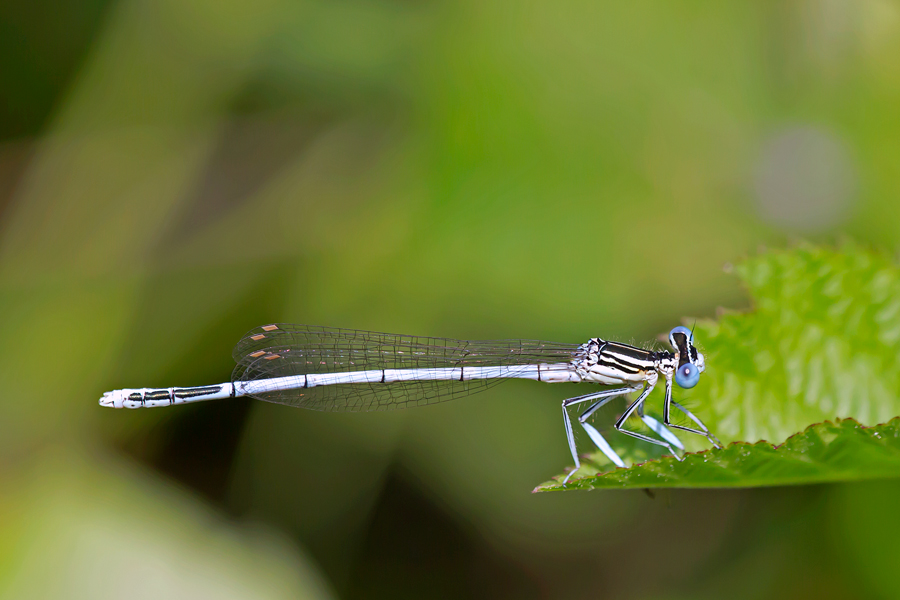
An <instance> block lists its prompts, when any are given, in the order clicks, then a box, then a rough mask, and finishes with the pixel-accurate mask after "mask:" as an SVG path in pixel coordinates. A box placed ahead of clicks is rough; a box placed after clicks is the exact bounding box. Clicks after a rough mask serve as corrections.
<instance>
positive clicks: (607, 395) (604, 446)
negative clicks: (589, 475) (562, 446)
mask: <svg viewBox="0 0 900 600" xmlns="http://www.w3.org/2000/svg"><path fill="white" fill-rule="evenodd" d="M638 389H639V388H638ZM633 391H635V388H633V387H626V388H618V389H615V390H604V391H602V392H595V393H593V394H587V395H585V396H578V397H575V398H569V399H568V400H564V401H563V403H562V411H563V419H564V420H565V424H566V438H567V439H568V441H569V450H570V451H571V452H572V460H574V461H575V468H574V469H572V470H571V471H569V473H568V474H567V475H566V478H565V479H563V485H565V484H566V483H567V482H568V481H569V478H570V477H571V476H572V474H573V473H575V471H577V470H578V469H580V468H581V461H580V460H579V459H578V450H577V448H576V447H575V434H574V432H573V431H572V420H571V418H570V417H569V411H568V410H566V409H567V408H568V407H570V406H572V405H574V404H580V403H582V402H587V401H588V400H598V402H597V403H595V404H594V405H593V406H591V407H590V408H588V411H591V412H593V410H596V408H599V407H600V406H602V403H603V402H604V401H609V400H611V399H612V398H615V397H616V396H621V395H623V394H627V393H628V392H633ZM597 405H600V406H597ZM594 406H596V408H594ZM592 409H593V410H592ZM586 412H587V411H586ZM582 416H583V415H582ZM582 426H585V430H586V431H587V433H588V435H589V436H590V437H591V440H593V442H594V443H595V444H597V447H598V448H600V450H601V451H603V453H604V454H605V455H606V456H607V457H608V458H609V459H610V460H611V461H613V462H614V463H615V464H616V465H618V466H625V463H624V462H622V459H621V458H619V455H618V454H616V453H615V451H614V450H613V449H612V448H611V447H610V445H609V444H608V443H606V440H604V439H603V437H602V436H601V435H600V432H598V431H597V430H596V429H594V428H593V427H591V429H594V433H591V431H590V430H589V429H587V427H589V426H586V424H585V423H583V422H582ZM594 434H596V436H597V437H596V438H595V437H594ZM598 438H599V439H600V440H602V443H598V441H597V439H598ZM614 457H615V458H614Z"/></svg>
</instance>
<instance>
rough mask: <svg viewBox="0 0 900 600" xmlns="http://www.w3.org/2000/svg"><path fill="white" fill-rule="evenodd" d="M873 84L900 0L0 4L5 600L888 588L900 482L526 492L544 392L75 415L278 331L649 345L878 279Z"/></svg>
mask: <svg viewBox="0 0 900 600" xmlns="http://www.w3.org/2000/svg"><path fill="white" fill-rule="evenodd" d="M898 57H900V2H897V1H895V0H859V1H854V2H851V1H849V0H828V1H826V2H814V1H812V0H789V1H787V2H771V1H763V2H750V1H739V2H727V3H725V2H709V1H707V2H702V1H681V2H673V3H665V4H663V3H650V2H631V3H613V2H572V3H566V4H560V3H549V2H548V3H530V2H529V3H524V2H507V3H503V2H496V1H493V0H477V1H474V2H467V1H461V2H443V1H441V0H425V1H420V2H410V1H403V0H382V1H373V0H368V1H361V0H338V1H335V2H323V1H319V0H301V1H298V2H285V1H283V0H261V1H260V2H256V3H238V2H231V1H230V0H224V1H223V0H219V1H217V2H211V1H209V0H187V1H185V0H180V1H175V0H159V1H156V2H148V1H145V0H118V1H113V0H82V1H81V2H75V1H73V0H35V1H32V2H3V3H0V211H2V213H0V226H2V228H0V310H2V315H3V316H2V319H0V354H2V358H0V381H2V392H0V595H2V596H3V597H8V598H122V597H127V598H161V597H165V598H297V597H303V598H347V599H351V598H431V597H435V598H461V597H471V598H499V597H510V598H589V597H590V598H593V597H598V596H603V597H611V598H612V597H614V598H673V599H677V598H721V597H726V596H727V597H731V598H758V597H772V598H792V597H797V596H798V595H801V594H802V595H804V596H806V595H816V596H818V597H820V598H842V597H873V598H892V597H894V598H895V597H900V579H898V578H897V576H896V566H897V564H900V546H898V544H897V542H896V540H897V539H898V537H900V515H898V511H897V510H896V506H897V501H898V498H900V483H898V482H879V483H870V484H864V485H832V486H813V487H802V488H781V489H760V490H752V491H727V492H718V491H673V492H661V493H658V494H657V495H656V497H655V499H651V498H649V497H647V496H646V495H644V494H643V493H641V492H602V493H601V492H593V493H566V494H537V495H532V494H530V493H529V492H530V490H531V489H532V487H533V486H534V485H536V484H537V483H540V482H542V481H545V480H547V479H548V478H549V477H550V476H551V475H554V474H557V473H559V472H561V471H562V470H563V467H565V466H567V465H569V464H571V457H570V456H569V452H568V448H567V446H566V443H565V435H564V431H563V425H562V422H561V419H560V414H559V403H560V402H561V400H562V399H563V398H565V397H567V396H566V394H567V393H568V394H569V395H571V394H572V391H571V390H567V389H564V388H557V387H556V386H539V385H534V384H531V385H529V383H528V382H510V383H507V384H505V385H503V386H501V387H499V388H496V389H493V390H491V391H489V392H486V393H484V394H480V395H477V396H472V397H470V398H467V399H463V400H459V401H457V402H453V403H448V404H443V405H437V406H432V407H427V408H422V409H417V410H410V411H401V412H397V413H371V414H351V415H339V414H321V413H314V412H308V411H301V410H295V409H291V408H286V407H282V406H277V405H269V404H265V403H262V402H256V401H252V400H247V399H241V400H236V401H232V402H217V403H209V404H199V405H195V406H183V407H176V408H172V409H165V410H158V411H157V410H140V411H112V410H108V409H101V408H100V407H98V405H97V398H99V396H100V395H101V393H102V392H103V391H106V390H110V389H114V388H120V387H140V386H169V385H199V384H205V383H214V382H220V381H224V380H227V379H228V377H229V374H230V370H231V368H232V364H231V359H230V348H231V346H232V344H233V343H234V342H236V341H237V340H238V339H239V338H240V337H241V336H242V335H243V334H244V332H246V331H247V330H248V329H250V328H251V327H253V326H257V325H261V324H264V323H267V322H277V321H286V322H297V323H309V324H322V325H332V326H340V327H350V328H360V329H373V330H378V331H391V332H399V333H412V334H417V335H431V336H447V337H457V338H507V337H521V338H537V339H548V340H554V341H563V342H573V343H580V342H582V341H584V340H585V339H586V338H588V337H592V336H601V337H607V338H611V339H617V340H622V341H638V342H640V341H643V340H647V339H652V338H655V337H656V336H657V335H658V334H659V333H660V332H664V331H668V330H669V328H671V327H672V326H674V325H676V324H679V323H681V322H682V320H684V319H687V320H688V321H687V322H689V320H690V319H692V318H694V317H710V316H714V314H715V310H716V307H718V306H728V307H733V308H742V307H746V306H747V303H748V301H747V300H746V297H745V295H744V294H743V293H742V291H741V290H740V289H739V287H738V285H737V284H736V282H735V280H734V278H732V277H730V276H729V275H727V274H726V273H725V272H723V269H722V267H723V265H725V264H727V263H729V262H732V261H735V260H739V259H740V257H742V256H746V255H748V254H751V253H753V252H755V251H756V250H757V248H758V247H759V246H761V245H768V246H784V245H787V244H789V243H790V242H791V241H792V240H794V239H797V238H801V237H802V238H805V239H811V240H814V241H820V242H825V243H829V242H833V241H835V240H838V239H840V237H841V236H844V235H849V236H851V237H853V238H855V239H857V240H859V241H861V242H863V243H868V244H872V245H875V246H878V247H883V248H887V249H890V250H892V251H893V250H895V249H896V248H898V247H900V211H898V209H897V208H896V207H897V202H898V199H900V110H898V106H900V60H898ZM700 344H701V346H702V340H700ZM710 368H715V365H714V364H710ZM702 410H703V408H702V407H697V412H698V414H701V415H702ZM836 416H839V415H836ZM582 438H583V439H581V442H582V443H585V442H588V440H587V438H586V436H582ZM589 449H590V448H589V447H586V446H582V450H583V451H587V450H589Z"/></svg>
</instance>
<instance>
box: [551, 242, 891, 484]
mask: <svg viewBox="0 0 900 600" xmlns="http://www.w3.org/2000/svg"><path fill="white" fill-rule="evenodd" d="M734 272H735V273H736V274H737V276H738V277H740V278H741V280H742V281H743V283H744V284H745V286H746V287H747V289H748V291H749V293H750V296H751V298H752V301H753V306H754V308H753V309H752V310H750V311H747V312H725V313H724V314H723V315H722V316H721V317H720V318H719V319H718V320H716V321H712V320H706V321H700V322H698V323H697V324H696V328H695V334H694V338H695V343H696V344H697V345H698V347H699V349H700V350H701V352H703V353H704V355H705V357H706V363H707V368H706V371H705V373H704V375H703V377H701V380H700V384H699V385H698V386H697V387H696V388H694V389H692V390H681V389H678V388H676V394H677V395H675V399H676V400H678V401H679V402H681V403H682V404H686V405H687V406H688V407H689V408H690V410H691V411H692V412H693V413H694V414H696V415H697V416H698V417H700V418H701V419H702V420H703V421H704V422H705V423H706V424H707V425H708V426H709V427H710V429H711V430H712V431H713V432H715V433H716V435H717V436H718V437H719V438H720V439H721V440H722V441H723V442H726V443H727V442H734V441H741V442H755V441H757V440H768V441H769V442H772V443H775V444H779V443H781V442H782V441H784V440H786V439H787V438H788V437H789V436H791V435H792V434H794V433H795V432H798V431H803V430H804V428H806V427H807V426H808V425H809V424H810V423H820V422H822V421H827V420H834V419H854V420H855V421H857V422H858V423H862V424H863V425H874V424H876V423H884V422H886V421H888V420H889V419H891V418H892V417H894V416H896V415H900V395H898V394H897V390H898V389H900V269H898V268H897V267H896V265H895V264H894V263H893V261H892V260H891V259H890V258H889V257H888V256H886V255H884V254H879V253H875V252H872V251H869V250H866V249H863V248H861V247H859V246H857V245H854V244H851V243H847V244H844V245H843V246H842V247H841V248H839V249H837V250H835V249H828V248H822V247H817V246H813V245H801V246H799V247H796V248H793V249H790V250H783V251H772V252H766V253H763V254H761V255H759V256H756V257H753V258H750V259H747V260H746V261H744V262H743V263H741V264H739V265H738V266H736V267H735V268H734ZM689 324H690V323H689ZM658 387H659V388H661V387H663V386H661V385H660V386H658ZM660 404H661V393H660V390H655V391H654V393H653V395H651V397H650V399H649V400H648V405H647V406H648V411H649V412H650V413H651V414H653V413H656V414H657V417H658V413H659V412H661V411H660V410H659V408H660V407H659V405H660ZM842 423H843V422H842ZM825 425H827V424H823V425H820V426H817V427H824V426H825ZM576 426H577V425H576ZM847 431H848V430H846V429H844V425H843V424H842V425H841V429H840V432H842V433H841V435H844V434H846V433H847ZM807 433H808V432H804V434H803V435H806V434H807ZM583 437H586V436H583ZM679 437H680V438H681V439H682V440H683V441H684V442H685V445H686V447H687V449H688V450H695V451H696V450H700V449H703V448H707V447H708V445H709V444H708V443H707V442H706V440H705V439H704V438H700V437H698V436H694V435H692V434H689V433H684V434H682V435H679ZM582 442H583V443H589V441H587V440H582ZM610 443H612V444H613V446H614V447H617V448H619V447H623V448H624V450H625V455H627V456H629V458H631V457H634V455H633V454H632V455H630V454H629V450H630V448H633V446H632V447H624V446H623V444H622V441H621V440H619V439H618V438H617V437H615V436H610ZM848 443H849V442H848ZM739 447H740V448H742V449H746V448H747V446H744V445H742V446H739ZM786 447H787V446H784V448H786ZM854 447H855V446H854ZM734 448H735V447H734V446H731V447H729V448H728V449H726V450H722V451H714V452H711V453H709V454H702V455H698V456H702V457H704V458H705V459H707V460H709V459H710V458H711V457H713V456H715V457H718V456H720V454H721V453H725V454H726V455H727V454H728V453H732V452H737V450H734ZM752 448H754V450H753V452H754V454H755V453H756V452H757V450H755V449H756V448H757V446H752ZM782 448H783V447H781V446H779V447H778V449H777V450H772V449H771V446H768V450H766V451H765V452H766V453H767V454H766V456H768V457H769V459H768V460H778V459H777V457H779V456H781V455H782V453H783V450H782ZM759 452H762V450H759ZM648 457H649V458H651V459H652V458H653V456H652V455H649V456H648ZM868 458H869V456H868V455H862V456H861V457H860V460H857V461H849V462H850V464H852V465H853V466H852V468H853V469H855V470H856V471H857V474H856V475H855V476H854V477H849V476H848V475H846V474H845V475H841V476H838V471H837V470H833V469H830V468H829V469H824V470H821V471H820V470H811V471H808V472H809V473H810V476H809V478H808V481H809V482H814V481H832V480H838V479H848V478H857V479H863V478H869V477H884V476H886V475H885V472H884V470H883V469H882V468H881V466H879V465H880V463H878V464H869V463H868V462H867V459H868ZM672 460H673V459H671V458H663V459H661V460H658V461H654V460H651V461H650V462H646V463H643V464H642V465H640V466H637V467H632V469H636V470H639V471H640V473H642V474H645V475H646V473H648V472H649V471H648V469H651V468H652V467H650V466H648V465H655V464H658V465H660V468H662V466H663V465H668V464H669V462H670V461H672ZM696 460H701V461H702V460H703V459H702V458H701V459H698V458H693V457H692V458H688V460H686V461H685V463H686V464H695V462H694V461H696ZM785 460H786V463H785V467H784V468H785V469H786V471H788V472H791V470H790V468H789V465H790V464H793V463H794V462H795V460H796V459H794V458H788V457H786V458H785ZM634 462H637V461H634ZM591 463H593V466H591ZM686 464H682V465H681V467H679V468H677V469H676V471H675V473H677V477H675V478H674V479H673V480H672V482H669V483H667V484H666V485H670V486H672V485H677V486H684V487H696V486H702V487H705V486H709V485H714V486H716V487H718V486H722V485H729V486H757V485H781V484H783V483H802V482H804V481H805V480H804V479H803V478H802V473H803V472H804V471H802V470H801V471H796V472H795V473H793V475H791V477H795V478H796V479H791V480H790V481H787V480H785V479H783V478H781V477H775V476H769V477H765V476H760V475H759V474H758V473H757V474H756V475H754V476H753V477H752V478H750V477H748V478H745V480H744V481H741V479H742V477H740V476H737V475H735V478H734V479H733V480H730V479H728V478H725V477H722V478H720V480H719V481H712V480H708V479H707V478H705V477H704V476H701V473H702V472H703V471H702V469H699V470H698V469H693V470H687V471H686V470H685V469H686ZM708 464H710V468H712V466H713V463H708ZM730 464H731V463H730V462H729V461H727V460H726V461H725V462H722V463H719V462H716V463H715V465H716V466H717V467H718V468H721V467H723V466H726V465H730ZM767 464H768V463H767ZM611 466H612V465H610V463H609V461H608V460H607V459H606V458H605V457H603V455H602V454H601V453H599V452H597V453H595V454H592V455H590V456H589V457H588V464H587V465H586V466H585V467H582V470H580V471H579V472H578V473H577V474H576V475H575V477H576V478H577V477H585V476H591V475H592V474H596V473H600V472H602V471H606V470H608V469H609V468H610V467H611ZM598 467H599V468H598ZM777 471H778V469H777V468H776V467H774V465H773V466H770V467H766V468H765V469H763V470H762V471H761V472H762V473H776V472H777ZM624 472H627V471H624ZM737 472H738V473H740V472H741V471H737ZM841 472H843V471H841ZM614 473H615V477H616V478H618V479H617V480H620V481H633V480H632V479H629V478H628V477H627V476H625V475H623V474H622V473H623V470H621V469H619V470H616V471H615V472H614ZM822 474H824V475H822ZM658 476H659V478H660V480H662V478H664V477H663V475H658V474H657V473H656V472H654V473H653V477H654V478H657V477H658ZM892 476H900V466H898V467H897V468H896V469H895V470H894V471H892ZM605 477H606V476H603V477H601V479H602V478H605ZM823 477H824V478H823ZM695 478H696V481H694V479H695ZM638 479H640V480H641V483H632V484H626V487H627V485H634V486H637V487H647V482H646V481H644V479H646V477H643V476H642V477H638V476H637V475H636V476H635V479H634V481H636V480H638ZM560 480H561V477H560ZM704 482H706V483H704ZM726 482H730V483H726ZM546 485H550V488H546V489H551V488H552V487H553V485H555V484H545V486H546ZM568 487H569V488H575V487H582V488H590V487H608V485H607V484H600V485H591V484H586V483H585V484H578V485H576V484H573V483H572V482H570V485H569V486H568ZM616 487H621V484H616ZM539 489H545V487H544V486H542V487H540V488H539Z"/></svg>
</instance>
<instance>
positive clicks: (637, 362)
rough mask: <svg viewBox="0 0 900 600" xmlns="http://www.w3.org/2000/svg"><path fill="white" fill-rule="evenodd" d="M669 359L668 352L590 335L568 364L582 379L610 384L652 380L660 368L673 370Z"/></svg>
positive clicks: (670, 358) (671, 359)
mask: <svg viewBox="0 0 900 600" xmlns="http://www.w3.org/2000/svg"><path fill="white" fill-rule="evenodd" d="M673 360H674V358H673V357H671V356H670V353H668V352H653V351H651V350H643V349H641V348H636V347H634V346H629V345H627V344H621V343H619V342H609V341H605V340H602V339H600V338H592V339H590V340H588V342H587V343H585V344H582V345H581V346H579V347H578V350H577V351H576V352H575V355H574V357H573V359H572V366H573V367H574V368H575V372H576V373H578V376H579V377H580V378H581V380H582V381H590V382H594V383H601V384H604V385H614V384H619V383H638V382H645V381H646V382H650V381H655V380H656V376H657V372H662V371H661V369H663V370H664V369H668V368H671V369H672V370H674V368H675V367H674V366H672V367H670V366H669V363H670V362H672V361H673ZM676 366H677V365H676Z"/></svg>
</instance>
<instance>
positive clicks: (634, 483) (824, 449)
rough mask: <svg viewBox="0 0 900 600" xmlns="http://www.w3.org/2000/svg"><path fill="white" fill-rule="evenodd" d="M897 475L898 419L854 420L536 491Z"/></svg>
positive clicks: (708, 485) (723, 485) (553, 484)
mask: <svg viewBox="0 0 900 600" xmlns="http://www.w3.org/2000/svg"><path fill="white" fill-rule="evenodd" d="M898 475H900V417H898V418H895V419H892V420H891V421H890V422H889V423H884V424H882V425H876V426H875V427H863V426H862V425H860V424H859V423H857V422H856V421H855V420H853V419H840V420H838V421H836V422H834V423H831V422H825V423H818V424H816V425H810V426H809V427H808V428H807V429H806V430H805V431H803V432H802V433H798V434H796V435H793V436H791V437H790V438H788V440H787V441H786V442H785V443H784V444H782V445H780V446H773V445H772V444H770V443H768V442H756V443H755V444H748V443H746V442H734V443H732V444H730V445H728V446H727V447H726V448H714V449H712V450H708V451H706V450H704V451H702V452H697V453H691V454H688V455H686V456H685V457H684V460H683V461H680V462H679V461H678V460H676V459H674V458H672V457H671V456H667V457H664V458H661V459H657V460H649V461H647V462H644V463H639V464H636V465H634V466H632V467H631V468H629V469H615V470H614V471H610V472H607V473H602V474H599V475H595V476H593V477H582V478H581V479H576V480H573V481H570V482H569V483H568V484H566V485H565V486H563V485H562V484H561V483H560V482H558V481H554V482H548V483H544V484H542V485H539V486H538V487H537V488H535V490H534V491H535V492H545V491H553V490H573V489H574V490H595V489H601V488H606V489H609V488H613V489H622V488H675V487H679V488H732V487H752V486H765V485H796V484H804V483H823V482H828V481H858V480H862V479H879V478H887V477H896V476H898Z"/></svg>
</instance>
